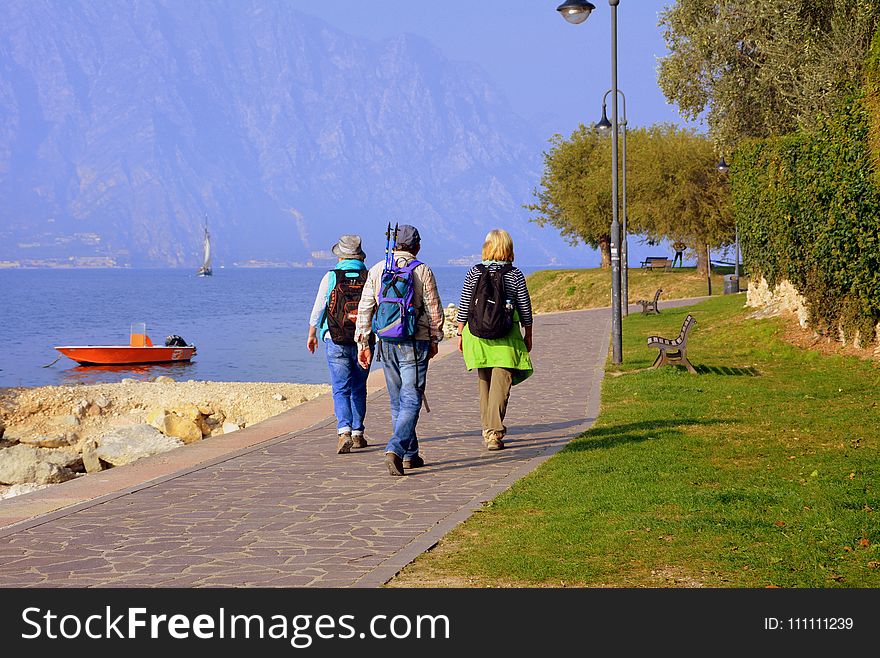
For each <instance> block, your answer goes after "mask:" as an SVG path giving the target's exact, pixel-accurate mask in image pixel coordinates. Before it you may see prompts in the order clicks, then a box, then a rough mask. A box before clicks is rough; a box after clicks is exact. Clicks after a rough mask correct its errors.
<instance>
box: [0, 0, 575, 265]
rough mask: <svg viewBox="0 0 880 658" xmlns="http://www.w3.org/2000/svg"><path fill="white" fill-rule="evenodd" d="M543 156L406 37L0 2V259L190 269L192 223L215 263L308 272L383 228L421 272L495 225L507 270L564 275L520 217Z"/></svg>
mask: <svg viewBox="0 0 880 658" xmlns="http://www.w3.org/2000/svg"><path fill="white" fill-rule="evenodd" d="M543 148H544V142H543V141H542V140H541V139H539V138H538V137H537V136H536V135H535V132H534V130H533V129H532V128H531V127H530V125H529V124H528V123H527V122H526V121H525V120H524V119H522V118H520V117H518V116H517V115H516V114H515V113H514V112H513V111H512V110H511V109H510V107H509V105H508V104H507V101H506V99H504V97H503V95H501V94H500V93H499V92H498V91H497V89H496V88H495V87H494V86H493V85H492V84H491V81H489V80H488V78H487V77H486V76H485V74H483V73H482V71H481V70H480V69H479V67H477V66H476V65H474V64H472V63H468V62H453V61H450V60H448V59H446V58H445V57H444V56H443V54H442V52H441V51H440V50H439V49H438V48H437V47H436V46H434V45H433V44H432V43H430V42H429V41H427V40H426V39H423V38H421V37H418V36H415V35H411V34H404V35H400V36H397V37H393V38H390V39H384V40H381V41H370V40H367V39H363V38H358V37H353V36H351V35H348V34H346V33H344V32H341V31H340V30H337V29H335V28H333V27H331V26H329V25H327V24H326V23H324V22H323V21H321V20H319V19H317V18H313V17H310V16H307V15H305V14H302V13H300V12H297V11H294V10H291V9H288V8H287V7H286V6H285V5H284V3H283V2H278V1H275V0H261V1H259V2H257V1H254V2H247V3H242V2H235V1H234V0H219V1H216V2H210V3H208V2H189V3H185V4H184V3H174V2H171V1H169V0H135V1H134V2H119V1H116V0H108V1H107V2H102V3H100V4H93V3H89V2H84V1H70V2H60V1H58V0H42V1H39V2H37V1H33V2H32V1H27V2H24V1H21V0H9V1H8V2H7V3H4V4H3V5H2V6H0V200H2V201H3V207H4V210H3V211H2V214H3V215H4V216H5V217H4V219H3V221H2V222H0V261H4V260H5V261H14V260H27V259H28V258H31V259H32V260H33V258H34V257H37V258H38V259H40V258H41V259H44V260H47V259H48V260H53V259H54V260H57V261H60V262H64V261H65V260H66V259H67V260H69V259H70V258H71V254H73V255H74V256H82V257H83V258H85V259H86V262H91V261H88V259H90V258H91V259H99V260H98V261H97V262H106V263H112V264H116V265H127V266H135V267H141V266H164V267H193V268H195V267H197V265H198V264H199V262H200V256H199V254H200V252H201V239H202V238H201V236H202V224H203V221H204V217H205V214H207V215H208V218H209V225H210V230H211V234H212V237H213V250H214V261H215V263H217V264H218V265H219V264H224V263H225V264H227V265H230V266H231V265H233V264H234V263H254V262H272V263H287V264H308V263H310V262H313V261H315V260H316V259H317V260H321V257H322V256H323V255H324V254H325V253H326V251H327V250H329V247H330V245H331V244H333V242H334V241H335V240H336V238H337V237H338V235H339V234H340V233H360V234H362V235H363V236H364V241H365V248H366V249H367V251H368V254H378V255H379V256H381V253H380V250H384V236H383V234H384V230H385V226H386V225H387V223H388V222H389V221H391V222H392V223H393V222H400V223H411V224H414V225H415V226H417V227H418V228H419V230H420V231H421V233H422V235H423V244H424V255H425V256H426V258H427V257H428V256H429V255H430V257H432V258H434V259H437V260H438V261H439V262H448V261H454V260H456V259H461V258H465V259H467V258H472V257H473V256H474V255H476V254H478V253H479V249H480V245H481V243H482V239H483V237H484V236H485V233H486V231H487V230H489V229H491V228H494V227H497V226H501V227H504V228H507V229H508V230H509V231H510V232H511V234H512V235H513V236H514V239H515V241H516V246H517V260H518V262H523V263H528V264H536V265H537V264H541V265H543V264H553V263H559V264H562V263H567V262H572V259H573V258H582V257H583V253H582V251H577V250H575V249H573V248H571V247H570V246H568V245H566V244H565V243H564V241H563V240H562V239H561V238H560V237H559V236H558V235H557V234H556V233H554V232H552V231H550V230H548V229H542V228H539V227H537V226H536V225H534V224H532V223H530V222H529V221H528V214H527V211H525V210H524V209H523V208H522V204H523V203H527V202H528V201H529V200H530V195H531V190H532V188H534V187H535V185H537V183H538V181H539V179H540V172H541V166H542V162H541V150H542V149H543ZM22 245H24V246H22ZM581 249H582V250H583V248H581ZM100 259H104V260H103V261H101V260H100Z"/></svg>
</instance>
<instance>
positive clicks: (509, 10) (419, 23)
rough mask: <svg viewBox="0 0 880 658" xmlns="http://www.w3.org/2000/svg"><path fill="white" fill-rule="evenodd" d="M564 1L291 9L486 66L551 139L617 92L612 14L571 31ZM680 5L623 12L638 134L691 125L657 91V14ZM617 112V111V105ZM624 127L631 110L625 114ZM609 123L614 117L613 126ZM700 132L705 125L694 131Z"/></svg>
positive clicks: (622, 50)
mask: <svg viewBox="0 0 880 658" xmlns="http://www.w3.org/2000/svg"><path fill="white" fill-rule="evenodd" d="M559 1H560V0H555V1H554V0H549V1H548V0H505V1H504V2H501V1H500V0H483V1H482V2H475V1H474V0H443V2H431V3H415V4H414V3H411V2H403V1H402V0H378V1H375V2H365V1H364V0H334V1H333V2H317V1H315V0H290V2H289V4H290V5H291V6H292V7H294V8H295V9H297V10H298V11H300V12H302V13H305V14H309V15H312V16H315V17H317V18H320V19H322V20H324V21H325V22H327V23H329V24H330V25H333V26H334V27H336V28H338V29H340V30H342V31H344V32H348V33H349V34H353V35H356V36H361V37H367V38H370V39H376V40H377V39H383V38H388V37H393V36H397V35H400V34H405V33H411V34H416V35H418V36H422V37H425V38H427V39H429V40H430V41H431V42H433V43H434V44H435V45H436V46H437V47H438V48H439V49H440V50H441V51H442V52H443V54H444V55H445V56H446V57H447V58H449V59H451V60H462V61H468V62H473V63H476V64H477V65H479V66H480V67H482V68H483V69H484V70H485V71H486V72H487V73H488V75H489V77H490V78H491V79H492V80H493V81H494V82H495V83H496V84H497V85H498V87H499V89H500V90H501V92H502V93H503V94H505V96H506V97H507V99H508V101H509V103H510V104H511V107H512V108H513V109H514V111H516V112H517V113H518V114H520V115H521V116H523V117H524V118H526V119H530V120H532V121H533V122H534V123H535V124H537V125H538V126H539V127H540V128H542V129H544V130H545V131H548V132H547V136H548V138H549V137H550V136H551V135H552V134H553V133H556V132H558V133H561V134H564V135H568V134H570V133H571V132H572V131H573V130H574V129H575V128H576V127H577V125H578V124H579V123H592V122H594V121H598V120H599V118H600V117H601V116H602V96H603V94H605V92H606V91H608V90H609V89H610V87H611V8H610V7H609V5H608V3H607V2H605V0H594V2H593V4H595V5H596V10H595V11H594V12H593V13H592V15H591V16H590V18H589V19H588V20H587V21H586V22H584V23H582V24H580V25H571V24H569V23H567V22H565V20H563V18H562V17H561V15H560V14H559V12H557V11H556V7H557V6H558V4H559ZM670 4H673V3H672V0H623V2H621V3H620V6H619V7H618V11H617V15H618V26H617V39H618V62H617V71H618V87H619V89H620V90H621V91H622V92H623V95H624V96H625V97H626V106H627V107H626V111H627V116H626V118H627V122H628V125H629V126H630V127H635V126H647V125H651V124H654V123H662V122H671V123H676V124H679V125H689V124H687V123H686V122H685V121H684V120H683V119H682V118H681V117H680V116H679V115H678V112H677V109H676V107H675V106H674V105H670V104H668V103H667V102H666V100H665V98H664V97H663V93H662V92H661V91H660V89H659V87H658V86H657V59H658V57H662V56H663V55H665V54H666V46H665V43H664V41H663V35H662V32H661V29H660V27H658V25H657V23H658V14H659V12H660V11H661V10H662V9H663V8H664V7H665V6H667V5H670ZM609 111H610V105H609ZM620 112H621V119H622V118H623V108H622V107H621V109H620ZM609 118H610V117H609ZM694 127H695V128H697V129H700V126H698V125H694Z"/></svg>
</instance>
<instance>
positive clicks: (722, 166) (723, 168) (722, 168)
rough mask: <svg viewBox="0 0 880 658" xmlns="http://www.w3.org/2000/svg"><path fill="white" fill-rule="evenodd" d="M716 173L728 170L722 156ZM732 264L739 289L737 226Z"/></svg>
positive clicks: (723, 172)
mask: <svg viewBox="0 0 880 658" xmlns="http://www.w3.org/2000/svg"><path fill="white" fill-rule="evenodd" d="M717 166H718V171H720V172H721V173H722V174H726V173H727V170H728V169H730V165H728V164H727V163H726V162H725V161H724V156H723V155H722V156H721V160H720V161H719V162H718V165H717ZM734 231H735V234H734V245H735V246H734V254H735V256H734V262H733V275H734V276H735V277H736V287H737V289H739V226H734Z"/></svg>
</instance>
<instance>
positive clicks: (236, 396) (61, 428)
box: [0, 304, 458, 499]
mask: <svg viewBox="0 0 880 658" xmlns="http://www.w3.org/2000/svg"><path fill="white" fill-rule="evenodd" d="M457 312H458V309H457V308H456V306H455V304H449V305H448V306H447V307H446V308H445V309H444V315H445V318H446V322H445V326H444V338H445V339H447V340H448V339H453V340H454V338H455V333H456V322H455V316H456V314H457ZM329 392H330V387H329V386H327V385H325V384H315V385H312V384H289V383H283V382H281V383H271V382H207V381H193V380H190V381H186V382H177V381H175V380H174V379H172V378H171V377H165V376H162V377H156V378H155V379H154V380H152V381H138V380H134V379H123V380H122V381H121V382H119V383H110V384H91V385H82V384H75V385H66V386H40V387H32V388H27V387H23V388H0V499H2V498H9V497H12V496H16V495H19V494H23V493H28V492H30V491H35V490H37V489H41V488H43V487H47V486H51V485H53V484H58V483H60V482H65V481H67V480H71V479H74V478H78V477H83V476H85V475H87V474H88V473H95V472H99V471H102V470H106V469H108V468H113V467H115V466H122V465H124V464H130V463H132V462H134V461H137V460H138V459H142V458H143V457H148V456H150V455H154V454H158V453H161V452H166V451H168V450H173V449H175V448H178V447H180V446H183V445H186V444H188V443H194V442H196V441H202V440H206V439H210V438H211V437H214V436H218V435H221V434H228V433H229V432H235V431H237V430H239V429H242V428H244V427H248V426H249V425H253V424H255V423H259V422H261V421H263V420H266V419H267V418H271V417H272V416H275V415H277V414H280V413H282V412H284V411H287V410H288V409H291V408H293V407H295V406H297V405H299V404H302V403H303V402H307V401H309V400H311V399H312V398H315V397H318V396H319V395H323V394H325V393H329Z"/></svg>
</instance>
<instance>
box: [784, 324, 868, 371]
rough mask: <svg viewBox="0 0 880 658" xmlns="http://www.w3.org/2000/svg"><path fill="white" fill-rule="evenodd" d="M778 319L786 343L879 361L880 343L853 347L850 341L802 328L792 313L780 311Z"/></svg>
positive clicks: (827, 353) (829, 353)
mask: <svg viewBox="0 0 880 658" xmlns="http://www.w3.org/2000/svg"><path fill="white" fill-rule="evenodd" d="M779 319H780V321H781V323H782V326H783V329H782V334H781V336H780V337H781V338H782V339H783V340H784V341H785V342H787V343H790V344H792V345H796V346H797V347H800V348H803V349H805V350H813V351H815V352H820V353H822V354H824V355H826V356H830V355H842V356H854V357H856V358H858V359H862V360H865V361H876V362H880V345H877V343H874V344H871V345H869V346H867V347H855V346H854V345H853V344H852V343H851V342H849V343H846V344H844V343H841V342H840V340H838V339H836V338H833V337H831V336H823V335H822V334H819V333H817V332H815V331H813V330H812V329H804V328H802V327H801V326H800V323H799V322H798V317H797V315H796V314H794V313H782V314H780V315H779Z"/></svg>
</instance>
